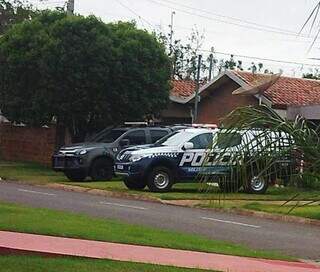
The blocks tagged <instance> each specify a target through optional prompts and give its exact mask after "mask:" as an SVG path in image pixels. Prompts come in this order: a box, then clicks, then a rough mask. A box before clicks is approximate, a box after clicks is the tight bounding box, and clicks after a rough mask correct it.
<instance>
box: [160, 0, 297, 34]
mask: <svg viewBox="0 0 320 272" xmlns="http://www.w3.org/2000/svg"><path fill="white" fill-rule="evenodd" d="M161 1H162V2H167V3H171V4H173V5H177V6H180V7H184V8H187V9H191V10H196V11H199V12H202V13H206V14H210V15H214V16H217V17H221V18H225V19H230V20H233V21H238V22H241V23H245V24H249V25H254V26H258V27H263V28H269V29H273V30H278V31H282V32H287V33H292V34H295V35H297V34H298V33H297V32H294V31H291V30H288V29H284V28H279V27H275V26H270V25H264V24H259V23H256V22H252V21H248V20H244V19H239V18H236V17H232V16H227V15H222V14H218V13H214V12H211V11H208V10H204V9H200V8H196V7H191V6H188V5H184V4H180V3H177V2H175V1H171V0H161Z"/></svg>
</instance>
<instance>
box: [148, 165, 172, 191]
mask: <svg viewBox="0 0 320 272" xmlns="http://www.w3.org/2000/svg"><path fill="white" fill-rule="evenodd" d="M147 185H148V188H149V190H150V191H151V192H158V193H164V192H168V191H170V189H171V187H172V185H173V174H172V171H171V170H170V169H169V168H167V167H164V166H157V167H154V168H153V169H152V170H151V171H150V173H149V174H148V177H147Z"/></svg>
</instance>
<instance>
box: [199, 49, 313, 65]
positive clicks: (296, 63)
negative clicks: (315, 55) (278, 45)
mask: <svg viewBox="0 0 320 272" xmlns="http://www.w3.org/2000/svg"><path fill="white" fill-rule="evenodd" d="M199 51H201V52H209V53H214V54H217V55H225V56H231V55H232V56H234V57H239V58H246V59H255V60H260V61H270V62H276V63H287V64H294V65H303V66H310V67H319V65H317V64H311V63H303V62H295V61H285V60H276V59H269V58H261V57H254V56H247V55H237V54H232V53H226V52H219V51H214V52H212V51H211V50H205V49H199Z"/></svg>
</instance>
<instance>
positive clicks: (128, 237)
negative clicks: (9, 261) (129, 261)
mask: <svg viewBox="0 0 320 272" xmlns="http://www.w3.org/2000/svg"><path fill="white" fill-rule="evenodd" d="M0 218H1V220H0V230H7V231H17V232H26V233H34V234H44V235H53V236H61V237H73V238H83V239H89V240H97V241H108V242H119V243H125V244H136V245H149V246H157V247H164V248H174V249H185V250H193V251H202V252H214V253H221V254H228V255H237V256H248V257H261V258H269V259H290V258H289V257H286V256H283V255H281V254H278V253H276V252H270V251H259V250H253V249H250V248H248V247H246V246H242V245H237V244H232V243H227V242H223V241H216V240H209V239H206V238H204V237H202V236H199V235H191V234H183V233H178V232H172V231H164V230H160V229H155V228H150V227H143V226H138V225H130V224H124V223H121V222H119V221H116V220H104V219H97V218H93V217H88V216H84V215H79V214H73V213H67V212H58V211H53V210H49V209H35V208H29V207H24V206H18V205H13V204H5V203H2V204H0Z"/></svg>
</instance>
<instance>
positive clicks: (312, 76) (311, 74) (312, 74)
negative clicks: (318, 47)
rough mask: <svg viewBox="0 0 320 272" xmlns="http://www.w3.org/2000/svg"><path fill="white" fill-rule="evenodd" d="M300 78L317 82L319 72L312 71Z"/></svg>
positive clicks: (319, 75)
mask: <svg viewBox="0 0 320 272" xmlns="http://www.w3.org/2000/svg"><path fill="white" fill-rule="evenodd" d="M302 77H303V78H309V79H316V80H319V79H320V71H319V69H312V70H311V71H310V72H309V73H305V74H303V75H302Z"/></svg>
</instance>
